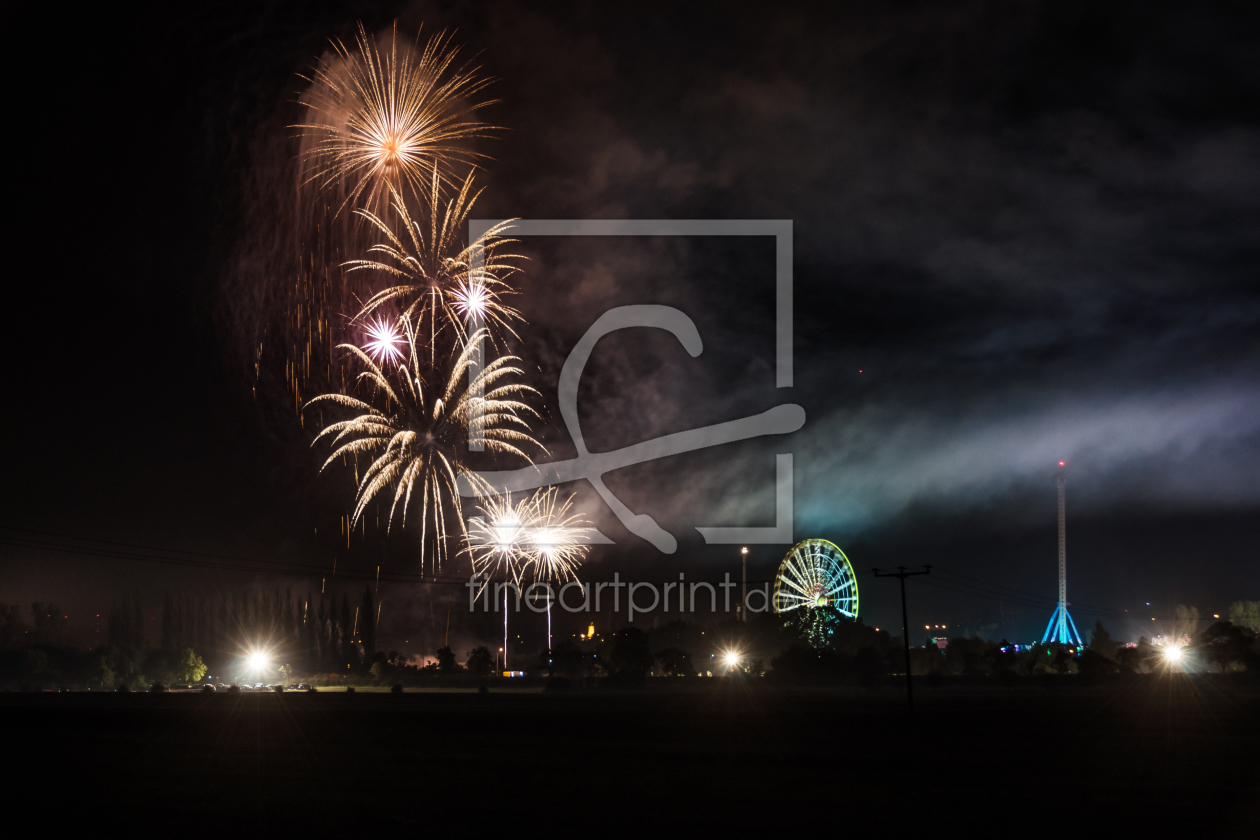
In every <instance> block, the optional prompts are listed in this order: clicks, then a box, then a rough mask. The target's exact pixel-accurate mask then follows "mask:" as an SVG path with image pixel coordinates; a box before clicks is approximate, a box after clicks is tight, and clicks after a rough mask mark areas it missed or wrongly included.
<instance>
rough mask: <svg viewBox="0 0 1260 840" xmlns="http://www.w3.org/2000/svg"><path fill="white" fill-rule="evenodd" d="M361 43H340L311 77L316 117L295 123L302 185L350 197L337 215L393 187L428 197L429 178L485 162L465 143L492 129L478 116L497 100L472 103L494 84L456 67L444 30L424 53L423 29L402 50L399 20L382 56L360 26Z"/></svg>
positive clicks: (310, 104)
mask: <svg viewBox="0 0 1260 840" xmlns="http://www.w3.org/2000/svg"><path fill="white" fill-rule="evenodd" d="M355 40H356V48H355V49H348V48H347V47H346V46H345V45H344V44H343V43H342V42H341V41H336V40H334V41H333V42H332V46H333V52H334V56H333V57H331V58H325V59H323V60H321V62H320V64H319V66H317V67H316V68H315V70H314V72H313V74H312V77H311V78H309V79H307V81H309V82H310V83H311V87H310V89H309V91H307V94H306V96H305V97H304V101H303V104H305V105H306V106H307V108H308V111H309V113H310V117H309V120H310V121H309V122H307V123H304V124H299V125H294V126H291V128H296V129H300V130H301V132H302V135H301V136H302V137H303V139H304V140H305V141H307V143H306V148H305V149H304V150H303V153H302V160H303V163H304V164H305V173H304V177H305V183H307V184H313V185H314V186H316V187H317V188H318V189H319V190H321V191H326V190H329V189H331V188H336V189H337V190H339V191H340V192H341V193H344V194H345V199H344V200H343V201H342V202H341V205H340V207H338V209H337V211H336V212H337V214H339V213H340V212H341V211H342V210H344V209H345V208H346V206H347V205H350V204H356V203H358V204H360V206H363V207H366V208H369V209H371V208H374V207H376V206H377V203H378V202H379V201H381V200H383V199H384V198H385V197H386V195H387V191H388V189H395V190H398V191H400V192H411V194H412V197H414V198H415V199H416V200H417V201H419V202H423V201H424V200H426V199H427V198H429V196H427V195H426V194H425V189H424V188H425V185H426V184H425V182H426V180H427V178H428V176H430V175H432V176H435V177H437V178H438V179H439V180H440V181H442V182H445V181H447V179H448V178H449V175H450V170H451V169H452V168H453V166H454V165H455V164H457V163H463V164H466V165H470V166H475V165H476V163H477V161H478V160H480V159H483V158H485V155H482V154H479V153H477V152H474V151H472V150H470V149H468V148H466V147H465V146H463V145H461V143H462V142H463V141H467V140H471V139H474V138H479V137H486V136H489V134H490V133H491V132H492V131H494V130H495V129H496V126H490V125H487V124H486V123H483V122H481V121H480V120H479V119H477V117H476V115H475V114H476V111H477V110H478V109H479V108H482V107H485V106H486V105H490V104H492V103H493V100H488V101H484V102H477V103H473V102H472V98H473V97H476V96H477V95H479V94H480V93H481V91H482V90H484V89H485V87H486V86H487V85H489V84H490V80H489V79H485V78H482V77H480V76H479V75H478V71H477V68H471V69H470V68H468V67H467V66H463V67H456V66H455V60H456V58H457V56H458V54H459V49H458V48H457V47H453V46H452V44H451V39H450V36H448V35H446V34H445V33H439V34H437V35H435V36H434V37H432V38H430V39H429V40H428V42H427V43H426V44H425V46H424V48H423V49H420V48H419V36H418V35H417V41H416V44H415V45H409V44H407V43H403V44H402V45H401V47H400V45H399V43H398V31H397V25H395V28H394V33H393V36H392V37H391V39H390V42H389V51H388V53H386V54H384V55H383V54H382V52H381V50H380V49H379V48H378V47H377V45H376V43H375V42H374V40H373V39H372V38H370V37H368V34H367V31H366V30H365V29H364V27H363V24H362V23H360V24H359V34H358V36H357V37H356V39H355ZM360 199H362V201H361V202H360Z"/></svg>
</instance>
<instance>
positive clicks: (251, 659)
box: [245, 650, 271, 674]
mask: <svg viewBox="0 0 1260 840" xmlns="http://www.w3.org/2000/svg"><path fill="white" fill-rule="evenodd" d="M245 665H246V666H247V667H248V668H249V670H251V671H253V672H254V673H256V674H259V673H262V672H263V671H265V670H267V668H268V666H270V665H271V658H270V657H268V656H267V654H265V653H263V652H262V651H261V650H256V651H253V652H252V653H250V654H249V656H248V657H247V658H246V659H245Z"/></svg>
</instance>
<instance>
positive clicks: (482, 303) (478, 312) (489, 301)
mask: <svg viewBox="0 0 1260 840" xmlns="http://www.w3.org/2000/svg"><path fill="white" fill-rule="evenodd" d="M451 297H453V298H454V299H455V308H456V309H457V310H459V314H460V315H463V316H464V317H465V318H470V319H472V318H475V319H477V320H478V321H481V320H482V319H484V318H485V317H486V311H487V310H488V309H489V308H490V307H491V306H492V305H493V304H494V302H495V301H494V299H493V296H492V295H491V294H490V291H489V290H488V289H486V287H485V286H484V285H483V284H481V283H470V284H468V285H466V286H460V287H458V288H456V289H455V290H454V291H453V292H451Z"/></svg>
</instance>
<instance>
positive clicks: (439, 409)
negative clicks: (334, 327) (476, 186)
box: [306, 318, 541, 570]
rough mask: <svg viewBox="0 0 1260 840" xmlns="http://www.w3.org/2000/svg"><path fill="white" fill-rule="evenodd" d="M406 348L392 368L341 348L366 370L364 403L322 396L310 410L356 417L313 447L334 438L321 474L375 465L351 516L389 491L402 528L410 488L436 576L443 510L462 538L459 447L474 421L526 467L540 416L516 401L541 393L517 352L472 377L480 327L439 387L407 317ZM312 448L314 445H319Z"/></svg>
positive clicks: (495, 448)
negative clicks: (523, 377) (318, 407)
mask: <svg viewBox="0 0 1260 840" xmlns="http://www.w3.org/2000/svg"><path fill="white" fill-rule="evenodd" d="M400 323H401V325H402V328H403V333H404V336H405V338H406V344H407V349H408V353H407V360H406V362H405V363H402V364H398V365H397V366H396V367H394V368H393V369H392V370H386V369H385V368H383V367H382V366H381V365H380V364H378V363H377V361H376V360H374V359H373V358H372V357H371V355H369V354H368V353H366V352H364V351H363V350H362V349H361V348H359V347H356V346H354V345H353V344H343V345H340V346H341V348H342V349H344V350H346V351H347V352H348V353H349V354H350V355H351V356H352V357H354V358H355V359H356V360H357V361H358V362H359V363H360V364H362V366H363V368H364V370H363V371H362V372H361V373H360V374H359V375H358V378H357V380H356V384H357V386H358V390H360V391H361V392H366V393H365V394H364V395H363V398H362V399H360V398H359V397H354V396H350V395H348V394H324V395H321V396H319V397H316V398H315V399H313V400H311V401H310V402H308V403H307V404H306V407H308V408H309V407H310V406H312V405H315V404H317V403H319V404H323V403H332V404H334V405H337V406H341V407H344V408H347V409H350V410H351V411H352V412H357V414H356V415H355V416H353V417H351V418H349V419H346V420H341V421H338V422H334V423H330V424H329V425H327V426H326V427H325V428H324V429H323V431H321V432H320V433H319V434H318V435H317V436H316V438H315V441H314V443H318V442H319V441H320V440H322V439H324V438H325V437H328V436H333V440H332V445H333V452H332V454H331V455H330V456H329V458H328V460H327V461H325V462H324V465H323V467H321V468H320V469H321V471H322V470H324V469H326V468H328V467H329V466H331V465H332V464H334V463H337V462H338V461H343V462H344V461H345V460H346V459H352V460H354V462H355V463H356V464H357V461H358V459H359V458H360V457H367V458H368V459H369V460H370V463H369V465H368V467H367V469H366V470H365V471H364V473H363V476H362V478H360V479H359V482H358V490H357V498H356V501H355V508H354V513H353V517H352V521H353V522H357V521H358V520H359V518H360V517H362V516H363V514H364V511H365V510H366V508H367V506H368V503H369V502H371V501H372V499H374V498H376V497H377V496H378V495H380V494H382V493H384V492H386V491H387V490H388V489H390V488H393V491H394V493H393V499H392V501H391V503H390V508H389V517H388V520H387V528H388V527H392V525H393V519H394V514H395V513H396V512H398V511H399V510H401V518H402V521H403V523H405V522H406V516H407V508H408V507H409V506H410V504H411V498H412V494H413V492H414V491H416V490H417V489H418V490H419V491H420V501H421V506H420V526H421V533H420V540H421V562H423V552H424V549H425V547H426V546H427V545H428V542H427V538H428V536H429V528H430V527H432V529H433V530H432V536H433V544H434V552H433V555H432V556H433V566H434V569H435V570H436V569H437V568H439V567H440V566H441V563H442V562H443V560H444V559H445V556H446V543H447V539H448V534H447V527H446V520H447V516H446V511H447V509H450V510H451V511H452V512H453V513H454V520H455V523H456V526H457V528H458V534H457V535H455V536H457V537H459V538H462V537H463V536H464V533H465V532H464V518H463V511H462V508H461V505H460V496H459V491H458V489H457V488H456V480H457V479H458V477H459V475H460V474H461V473H463V472H465V471H466V467H465V466H464V464H463V463H462V461H461V458H460V455H459V450H458V446H459V444H460V442H461V440H462V438H463V437H464V436H465V434H466V432H467V430H468V428H469V426H471V425H475V426H476V427H477V429H478V430H479V434H480V436H481V438H482V439H483V440H484V443H485V449H486V450H488V451H490V452H493V453H498V454H503V455H512V456H518V457H520V458H523V459H525V460H526V461H527V462H529V461H530V458H529V455H528V454H526V452H525V451H524V450H523V449H522V448H521V447H523V446H536V447H539V448H541V447H540V446H539V444H538V442H537V441H536V440H534V438H533V437H532V436H531V435H530V425H529V421H528V419H527V418H528V417H534V418H538V416H539V415H538V413H537V412H536V411H534V409H533V408H531V407H530V406H529V405H527V404H526V403H524V402H522V401H521V400H520V399H518V398H519V397H522V396H524V395H526V394H537V391H535V390H534V389H533V388H530V387H529V386H527V385H523V384H520V383H519V382H514V381H512V379H513V377H516V376H519V375H520V374H521V370H520V368H518V367H515V366H514V364H513V363H514V362H517V361H519V360H518V359H517V358H516V357H514V356H503V357H500V358H497V359H494V360H493V361H491V362H489V363H488V364H486V365H484V366H482V367H481V368H480V369H478V370H476V372H475V373H474V374H473V376H471V377H470V376H468V371H469V366H470V362H471V357H472V351H473V348H474V346H475V343H476V342H478V341H480V340H481V339H482V338H483V335H482V334H481V333H482V331H478V332H476V333H474V334H473V335H471V336H470V337H469V341H468V342H466V343H465V344H464V345H463V349H462V350H461V351H460V352H459V353H458V355H456V357H455V358H454V360H453V364H452V365H451V367H450V370H449V371H447V372H446V376H445V377H444V379H443V382H442V384H441V386H440V387H438V388H434V387H431V386H428V385H426V383H425V377H424V375H423V373H422V369H421V363H420V356H421V353H420V352H418V345H417V342H416V336H415V330H414V329H413V327H412V324H411V323H410V321H409V320H408V319H406V318H403V319H402V320H401V322H400ZM314 443H313V444H312V445H314Z"/></svg>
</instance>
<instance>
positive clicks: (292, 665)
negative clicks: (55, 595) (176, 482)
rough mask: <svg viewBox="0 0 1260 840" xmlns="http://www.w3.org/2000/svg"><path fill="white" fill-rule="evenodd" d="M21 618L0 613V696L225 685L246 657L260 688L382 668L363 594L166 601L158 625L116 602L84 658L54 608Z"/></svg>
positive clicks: (275, 593)
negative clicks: (263, 659) (46, 690)
mask: <svg viewBox="0 0 1260 840" xmlns="http://www.w3.org/2000/svg"><path fill="white" fill-rule="evenodd" d="M24 612H25V611H24V610H22V609H21V608H20V607H18V606H15V605H8V606H6V605H0V686H2V687H4V688H23V687H42V686H49V685H53V686H55V685H67V684H69V685H75V686H82V687H92V688H112V687H115V686H117V685H127V686H129V687H131V686H135V687H145V686H148V685H151V684H152V683H154V682H163V683H166V682H195V681H198V680H201V679H213V680H215V681H229V682H230V681H233V680H235V679H236V678H237V676H238V674H240V672H241V666H242V663H243V662H244V661H245V660H247V658H248V657H249V655H250V654H252V653H255V652H262V653H264V654H265V655H266V656H267V658H268V660H269V661H270V662H271V663H272V664H273V666H274V668H275V670H276V671H277V672H278V673H268V674H262V675H260V676H263V677H266V678H267V679H266V680H265V681H267V682H271V681H273V678H274V677H275V676H277V675H278V676H281V677H289V676H293V675H312V674H317V673H324V674H343V675H345V674H354V673H358V672H366V671H369V670H370V669H371V667H372V665H373V664H374V663H376V662H377V661H381V660H385V659H387V657H386V655H385V654H382V653H380V652H378V651H377V649H376V619H377V613H376V605H375V601H374V599H373V597H372V592H371V590H370V589H367V588H365V589H364V591H363V594H362V597H361V598H358V599H355V600H353V601H352V600H351V595H350V594H349V593H347V592H341V593H339V594H335V595H319V596H316V595H314V594H313V593H311V592H307V593H306V594H305V595H296V596H295V594H294V593H293V591H292V590H285V591H284V592H283V593H282V592H281V591H280V590H272V591H265V590H264V591H250V590H236V591H231V592H222V593H215V594H194V593H189V592H167V593H165V595H164V596H163V598H162V608H161V613H160V619H159V621H158V622H154V621H150V620H146V615H145V605H144V604H143V603H142V601H141V599H140V598H139V597H138V596H137V597H130V598H124V599H123V600H122V602H121V603H119V604H118V605H116V606H115V607H114V608H113V609H111V610H110V612H109V613H108V616H107V622H106V625H107V628H108V629H107V643H106V644H104V645H102V646H100V647H97V648H95V649H94V650H91V651H82V650H79V649H76V648H75V647H74V646H73V645H72V644H71V643H70V641H69V638H68V633H67V631H66V621H65V619H64V617H63V616H62V615H61V614H60V613H59V611H58V609H57V607H56V606H55V605H54V604H45V603H41V602H36V603H35V604H32V605H31V610H30V621H29V622H28V621H26V620H24V618H25V617H24V615H23V613H24ZM155 624H156V626H154V625H155ZM392 657H393V658H394V659H396V658H397V654H392Z"/></svg>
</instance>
